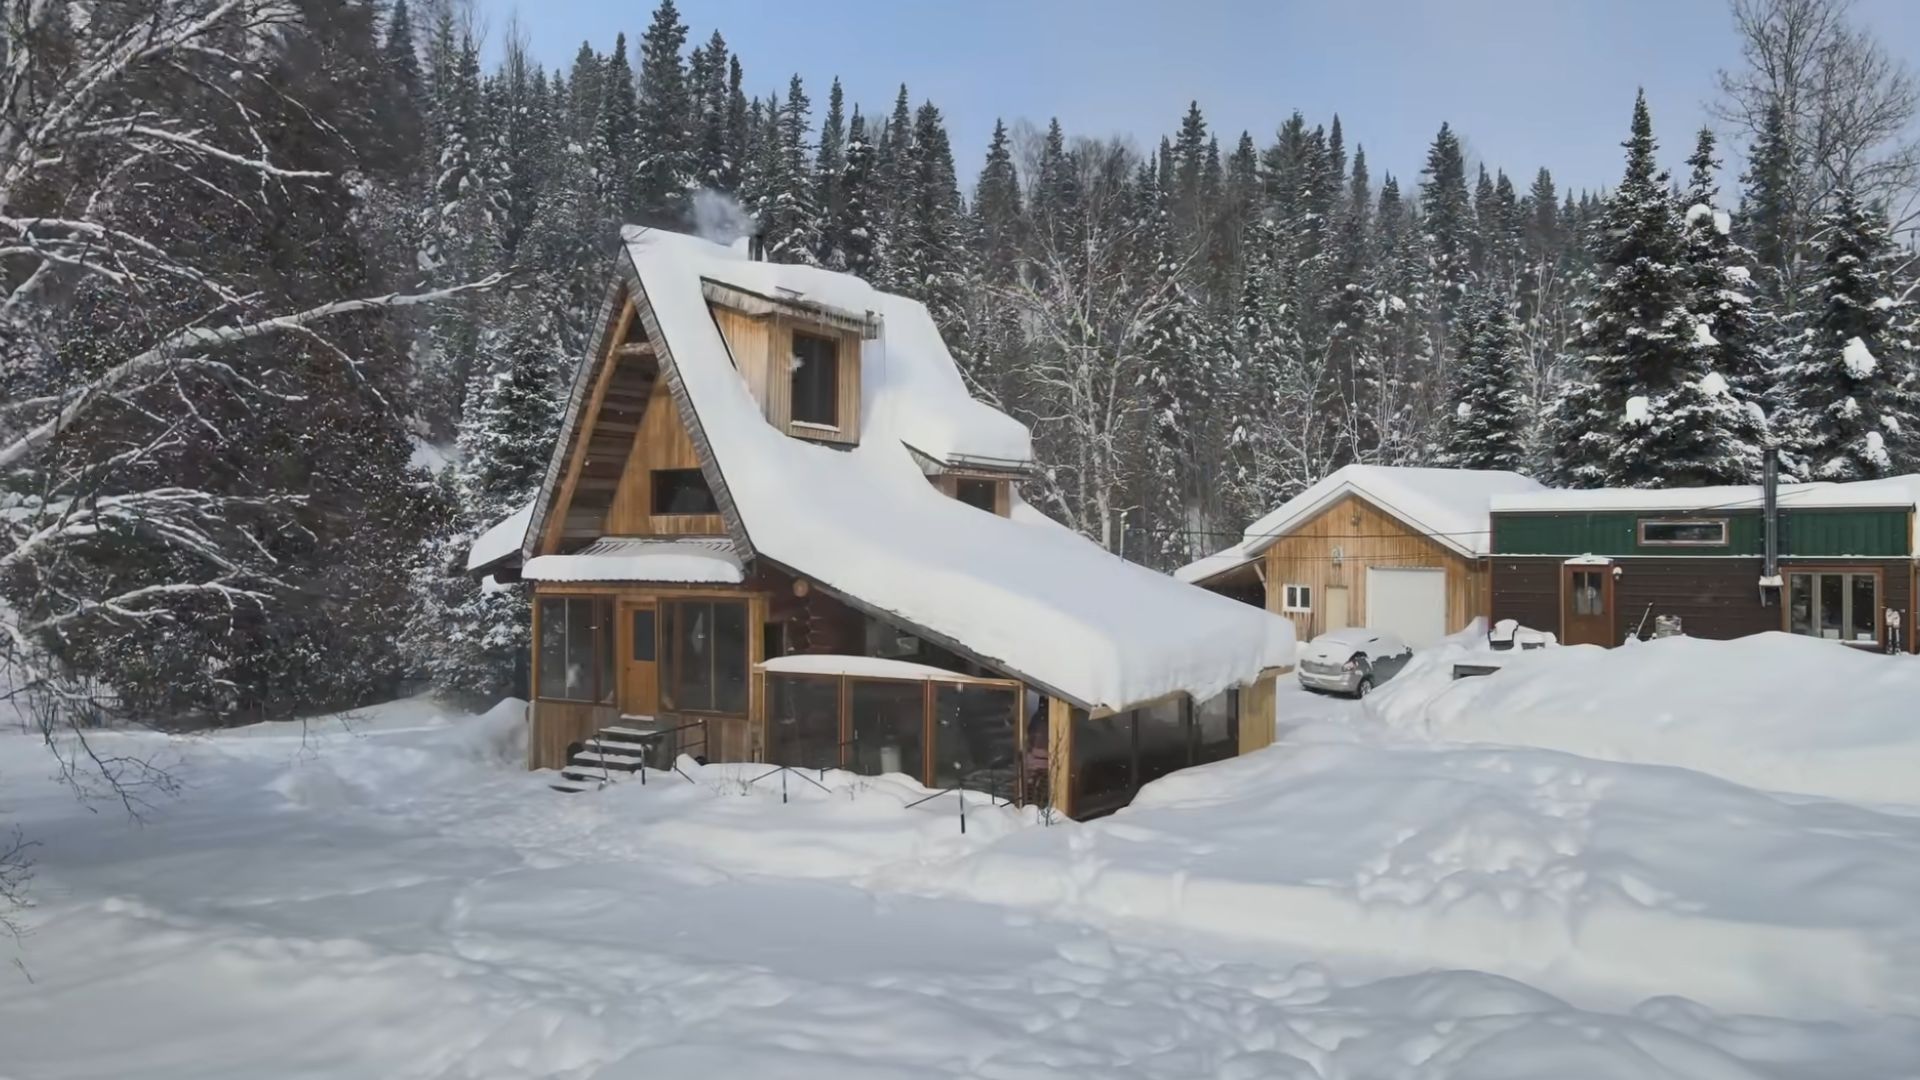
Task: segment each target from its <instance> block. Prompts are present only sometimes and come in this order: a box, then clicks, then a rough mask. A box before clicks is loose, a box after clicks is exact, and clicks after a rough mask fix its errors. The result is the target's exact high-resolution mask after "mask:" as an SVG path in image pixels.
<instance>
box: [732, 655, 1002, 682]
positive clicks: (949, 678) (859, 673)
mask: <svg viewBox="0 0 1920 1080" xmlns="http://www.w3.org/2000/svg"><path fill="white" fill-rule="evenodd" d="M760 667H761V670H763V671H766V672H767V673H768V674H772V675H853V676H856V677H859V678H867V679H912V680H915V681H918V682H926V681H940V682H977V681H979V680H976V679H974V678H972V677H971V676H967V675H961V674H959V673H957V672H952V671H948V670H947V669H945V668H937V667H934V666H932V665H931V664H916V663H913V662H912V661H910V660H888V659H886V658H885V657H880V656H841V655H836V654H833V653H810V654H806V655H801V656H780V657H775V658H774V659H772V660H768V661H767V662H766V663H764V664H761V665H760Z"/></svg>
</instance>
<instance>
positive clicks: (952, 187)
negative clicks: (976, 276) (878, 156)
mask: <svg viewBox="0 0 1920 1080" xmlns="http://www.w3.org/2000/svg"><path fill="white" fill-rule="evenodd" d="M901 160H902V162H903V168H902V169H901V171H900V183H901V185H902V187H901V188H900V189H899V190H898V191H896V192H895V193H894V195H895V198H896V199H897V200H898V201H897V202H896V204H895V219H894V223H893V232H892V235H891V237H890V241H891V247H890V253H889V257H888V261H887V267H886V270H887V281H888V283H889V285H890V287H891V288H893V289H894V290H895V291H897V292H900V293H902V294H904V295H907V296H911V297H913V298H914V299H916V300H918V301H920V302H921V303H923V304H925V305H927V308H928V310H929V311H931V312H932V313H933V318H934V322H935V323H937V324H938V325H939V326H940V327H941V329H942V331H943V332H946V333H947V334H948V341H947V344H948V345H949V347H951V348H953V349H954V351H955V352H956V353H960V352H963V351H964V350H965V348H966V340H965V333H964V330H965V328H964V326H963V325H962V324H961V318H960V316H961V314H962V310H963V305H962V303H961V296H960V290H961V289H962V288H963V287H964V285H965V283H966V259H967V252H966V249H965V247H964V245H963V235H962V234H963V229H962V220H961V216H960V214H961V204H960V186H959V182H958V180H957V178H956V177H955V175H954V166H953V147H952V144H951V143H949V142H948V140H947V128H946V123H945V121H944V120H942V119H941V116H940V110H939V109H938V108H937V107H935V106H934V104H933V102H931V101H929V102H924V103H922V104H921V106H920V108H919V110H918V111H917V112H916V113H915V115H914V123H913V130H912V132H911V140H910V142H909V143H908V144H907V146H906V147H905V149H904V152H903V153H902V155H901Z"/></svg>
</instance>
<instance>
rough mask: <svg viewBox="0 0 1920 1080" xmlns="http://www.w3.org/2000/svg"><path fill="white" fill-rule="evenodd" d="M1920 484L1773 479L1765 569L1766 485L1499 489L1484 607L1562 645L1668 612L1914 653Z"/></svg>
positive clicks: (1614, 638) (1647, 625) (1744, 628)
mask: <svg viewBox="0 0 1920 1080" xmlns="http://www.w3.org/2000/svg"><path fill="white" fill-rule="evenodd" d="M1917 493H1920V477H1907V478H1898V479H1891V480H1877V481H1868V482H1864V483H1855V484H1790V485H1785V486H1783V487H1781V488H1780V489H1779V494H1778V498H1777V509H1776V510H1775V512H1774V522H1773V525H1772V531H1773V535H1774V552H1775V561H1774V565H1773V566H1772V567H1771V568H1769V566H1768V565H1767V546H1768V545H1767V534H1768V521H1767V517H1768V514H1767V509H1766V500H1765V497H1764V491H1763V490H1762V489H1761V488H1759V487H1716V488H1673V489H1663V490H1650V491H1649V490H1608V489H1601V490H1593V491H1551V492H1548V491H1542V492H1535V493H1532V494H1523V495H1514V496H1509V497H1504V498H1500V499H1496V500H1495V501H1494V506H1493V560H1492V605H1493V615H1494V617H1495V618H1497V619H1514V620H1516V621H1518V622H1519V623H1520V624H1522V625H1524V626H1530V627H1533V628H1535V629H1540V630H1550V631H1553V632H1554V633H1556V634H1558V635H1559V636H1560V640H1561V641H1563V642H1565V643H1568V644H1589V645H1606V646H1613V645H1619V644H1621V643H1622V642H1624V641H1626V640H1627V639H1628V638H1629V637H1639V638H1645V637H1648V636H1651V635H1652V633H1653V632H1654V630H1655V628H1656V626H1658V625H1659V623H1660V620H1661V618H1662V617H1666V618H1667V619H1669V620H1673V621H1672V622H1670V623H1669V626H1672V627H1675V628H1677V629H1678V631H1679V632H1681V633H1685V634H1688V635H1691V636H1693V637H1702V638H1735V637H1743V636H1745V635H1747V634H1757V633H1763V632H1765V631H1769V630H1782V631H1785V632H1787V633H1790V634H1804V635H1807V636H1810V637H1819V638H1826V639H1828V640H1832V641H1838V642H1842V643H1845V644H1847V645H1851V646H1854V647H1856V648H1864V649H1874V650H1881V651H1893V650H1898V651H1905V652H1911V651H1913V650H1914V648H1915V637H1914V613H1915V611H1916V610H1920V595H1917V594H1916V591H1915V590H1916V588H1920V577H1917V576H1916V574H1915V572H1914V571H1915V551H1916V546H1915V542H1916V537H1915V532H1914V527H1915V526H1914V514H1915V506H1916V502H1917V501H1920V500H1917V499H1916V494H1917Z"/></svg>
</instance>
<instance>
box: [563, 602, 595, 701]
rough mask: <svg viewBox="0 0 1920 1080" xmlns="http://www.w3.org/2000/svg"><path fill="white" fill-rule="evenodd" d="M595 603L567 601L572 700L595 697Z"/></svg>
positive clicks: (585, 699)
mask: <svg viewBox="0 0 1920 1080" xmlns="http://www.w3.org/2000/svg"><path fill="white" fill-rule="evenodd" d="M593 663H594V654H593V605H592V604H591V603H590V602H587V601H584V600H569V601H567V664H566V672H567V692H566V694H565V695H563V696H565V697H566V698H567V700H569V701H592V700H593Z"/></svg>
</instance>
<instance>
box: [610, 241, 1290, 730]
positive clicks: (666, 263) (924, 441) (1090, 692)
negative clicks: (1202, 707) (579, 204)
mask: <svg viewBox="0 0 1920 1080" xmlns="http://www.w3.org/2000/svg"><path fill="white" fill-rule="evenodd" d="M625 239H626V241H627V255H628V257H629V258H630V259H631V260H632V263H633V267H634V270H635V271H636V272H637V274H638V276H639V279H640V283H641V286H642V288H643V289H644V291H645V294H646V300H647V303H648V304H649V306H650V307H651V309H652V314H653V316H654V321H655V323H656V325H657V327H658V331H659V334H660V340H659V341H657V342H656V346H657V347H659V348H660V350H661V352H662V362H663V364H670V365H671V367H672V368H673V369H674V371H675V372H676V373H677V376H678V378H677V382H678V384H679V386H680V388H681V390H682V392H684V394H685V395H686V400H687V404H688V405H689V406H690V407H691V410H692V413H693V416H694V418H695V420H696V421H697V425H698V428H699V430H700V431H701V432H702V433H703V434H704V437H705V440H706V442H707V443H708V445H709V446H710V447H711V450H712V454H713V457H714V462H715V464H716V465H717V466H718V470H719V473H720V475H721V476H722V478H723V479H724V486H725V492H724V496H725V498H727V499H728V500H730V502H731V505H732V507H733V511H734V513H735V514H736V515H737V518H738V523H739V529H740V531H741V532H742V533H743V534H744V535H743V536H742V537H741V539H743V540H744V541H745V542H746V543H747V544H748V545H750V547H751V548H752V550H753V553H754V554H755V555H756V556H757V557H763V558H766V559H768V560H770V561H772V562H773V563H775V564H777V565H779V566H782V567H785V568H786V569H788V570H791V571H792V572H794V573H796V574H800V575H803V576H805V577H808V578H811V579H813V580H814V581H815V582H816V583H817V584H819V585H820V586H821V587H822V588H823V589H825V590H826V591H828V592H829V593H830V594H833V595H836V596H838V597H840V598H841V599H843V600H845V601H847V602H848V603H850V604H852V605H854V606H855V607H860V608H864V609H867V610H869V611H872V612H873V613H875V614H880V615H883V616H887V617H890V618H892V619H894V620H896V621H898V622H901V623H904V624H906V625H908V626H910V627H912V628H914V629H916V630H917V631H919V632H921V633H922V634H923V635H925V636H927V637H929V638H930V639H931V640H934V641H936V642H938V643H941V644H945V645H951V646H955V647H958V648H960V649H961V650H963V651H964V652H966V653H969V654H971V655H973V656H975V657H978V658H979V659H981V660H982V661H984V662H986V663H988V664H990V665H991V666H993V667H996V668H998V669H1000V670H1004V671H1006V672H1008V673H1009V674H1012V675H1016V676H1018V677H1020V678H1022V679H1024V680H1026V681H1028V682H1030V683H1033V684H1034V685H1036V686H1037V687H1039V688H1042V689H1045V690H1048V691H1050V692H1053V693H1056V694H1059V695H1061V696H1063V697H1066V698H1068V699H1070V700H1073V701H1075V702H1076V703H1078V704H1080V705H1083V706H1086V707H1090V708H1123V707H1126V706H1129V705H1133V704H1137V703H1139V702H1142V701H1147V700H1150V699H1153V698H1157V697H1161V696H1164V695H1166V694H1169V693H1174V692H1178V691H1186V692H1188V693H1190V694H1193V695H1195V696H1196V697H1206V696H1211V695H1212V694H1215V693H1217V692H1219V691H1221V690H1224V689H1226V688H1228V687H1230V686H1235V685H1242V684H1245V683H1247V682H1250V681H1252V680H1253V679H1254V678H1255V677H1256V676H1257V675H1258V674H1259V673H1260V672H1261V671H1263V670H1265V669H1268V668H1274V667H1282V666H1285V665H1287V664H1288V663H1290V658H1291V656H1292V646H1293V641H1292V636H1293V635H1292V628H1291V627H1290V626H1289V625H1288V624H1287V623H1286V622H1285V621H1284V620H1282V619H1279V618H1277V617H1275V616H1272V615H1269V614H1267V613H1265V612H1263V611H1260V610H1258V609H1256V608H1253V607H1250V606H1248V605H1245V604H1241V603H1237V602H1235V601H1233V600H1229V599H1226V598H1224V597H1220V596H1215V595H1212V594H1210V593H1207V592H1204V591H1202V590H1199V589H1193V588H1189V587H1188V586H1186V585H1182V584H1180V583H1179V582H1176V581H1174V580H1172V579H1170V578H1168V577H1166V576H1164V575H1161V574H1157V573H1155V572H1153V571H1152V570H1149V569H1147V568H1145V567H1143V566H1138V565H1136V564H1133V563H1129V562H1126V561H1124V560H1122V559H1120V558H1118V557H1116V556H1114V555H1111V554H1109V553H1108V552H1106V551H1105V550H1103V549H1102V548H1100V547H1099V546H1098V545H1096V544H1094V543H1092V542H1091V541H1088V540H1087V539H1086V538H1084V537H1082V536H1080V535H1078V534H1076V533H1074V532H1072V531H1071V530H1069V529H1067V528H1065V527H1064V526H1061V525H1060V524H1058V523H1056V522H1054V521H1052V520H1051V519H1049V518H1047V517H1046V516H1045V515H1043V514H1041V513H1039V512H1038V511H1036V510H1033V509H1032V508H1031V507H1028V506H1026V505H1025V504H1024V503H1022V502H1020V501H1019V500H1018V498H1017V497H1016V498H1015V499H1014V504H1013V508H1012V512H1011V516H1010V517H1005V518H1003V517H999V516H997V515H994V514H989V513H985V512H982V511H980V510H978V509H976V508H974V507H971V506H968V505H966V504H965V503H962V502H960V501H958V500H955V499H951V498H948V497H947V496H945V495H942V494H941V493H940V492H939V491H938V490H937V489H935V488H934V487H933V486H932V485H930V484H928V483H927V480H926V475H925V473H924V472H923V471H922V469H921V467H920V466H919V464H917V463H916V462H915V460H914V457H913V454H912V452H911V451H910V450H909V449H908V447H909V446H911V447H913V448H914V449H917V450H919V451H921V452H923V453H926V454H929V455H933V456H937V457H940V458H942V459H945V460H967V459H978V460H993V461H1009V462H1025V461H1028V460H1030V459H1031V449H1030V440H1029V437H1028V433H1027V431H1026V428H1025V427H1024V426H1023V425H1021V424H1020V423H1019V422H1018V421H1015V420H1013V419H1012V418H1010V417H1008V416H1006V415H1005V414H1003V413H1000V412H998V411H996V410H994V409H992V408H990V407H988V406H986V405H984V404H982V403H980V402H978V401H975V400H974V399H973V398H972V397H971V396H969V395H968V393H967V390H966V387H965V385H964V384H963V383H962V381H961V379H960V375H959V372H958V370H957V369H956V368H955V366H954V362H953V358H952V356H951V355H950V354H949V353H948V352H947V348H946V346H945V344H944V343H942V341H941V339H940V336H939V333H938V332H937V330H935V328H934V325H933V320H932V318H931V316H929V315H928V313H927V310H926V308H925V307H924V306H922V305H921V304H919V303H917V302H915V301H912V300H908V299H905V298H903V297H898V296H893V295H889V294H886V293H882V292H879V291H878V290H875V289H873V288H872V287H870V286H868V285H867V284H866V283H865V282H862V281H860V280H859V279H857V278H853V277H850V276H847V275H843V274H834V273H830V272H828V271H824V270H818V269H813V268H809V267H801V266H782V265H776V264H771V263H759V262H750V261H747V260H745V259H743V258H742V257H741V256H740V255H739V254H738V253H736V252H733V251H729V250H728V249H726V248H723V247H719V246H717V245H714V244H710V243H708V242H706V241H703V240H697V239H694V238H692V237H688V236H682V235H679V234H676V233H669V232H664V231H661V230H657V229H629V230H627V232H626V233H625ZM703 281H718V282H722V283H724V284H728V285H733V286H736V287H739V288H743V289H749V290H752V291H754V292H758V293H761V294H764V295H780V296H783V297H790V298H794V299H795V300H797V301H799V302H812V303H817V304H820V305H823V306H827V307H832V308H835V309H838V310H841V311H847V312H867V311H871V312H875V313H877V314H878V315H879V316H880V321H881V322H880V333H879V335H878V336H877V337H876V338H874V339H872V340H868V341H865V342H863V343H862V348H863V351H862V354H861V369H862V378H861V382H862V387H861V393H862V404H861V410H860V417H861V431H860V443H859V445H858V446H856V447H854V448H853V449H851V450H838V449H831V448H828V447H825V446H819V445H815V444H812V443H808V442H804V441H801V440H796V439H792V438H789V437H787V436H786V435H783V434H781V433H780V432H779V431H777V430H776V429H775V428H774V427H773V426H772V425H770V424H768V423H767V422H766V419H765V417H764V415H763V413H762V411H761V409H760V407H759V406H758V405H757V404H756V403H755V402H754V400H753V398H752V396H751V394H750V392H749V390H748V388H747V384H746V381H745V380H744V379H742V378H741V376H740V374H739V373H738V372H737V371H736V370H735V368H734V366H733V364H732V362H731V358H730V355H729V353H728V351H727V345H726V341H725V339H724V338H722V336H721V334H720V331H719V328H718V327H717V326H716V325H715V323H714V320H713V317H712V316H711V314H710V313H709V311H708V308H707V301H706V297H705V293H704V286H703ZM673 381H674V380H670V385H671V384H672V382H673ZM717 494H718V493H717Z"/></svg>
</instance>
